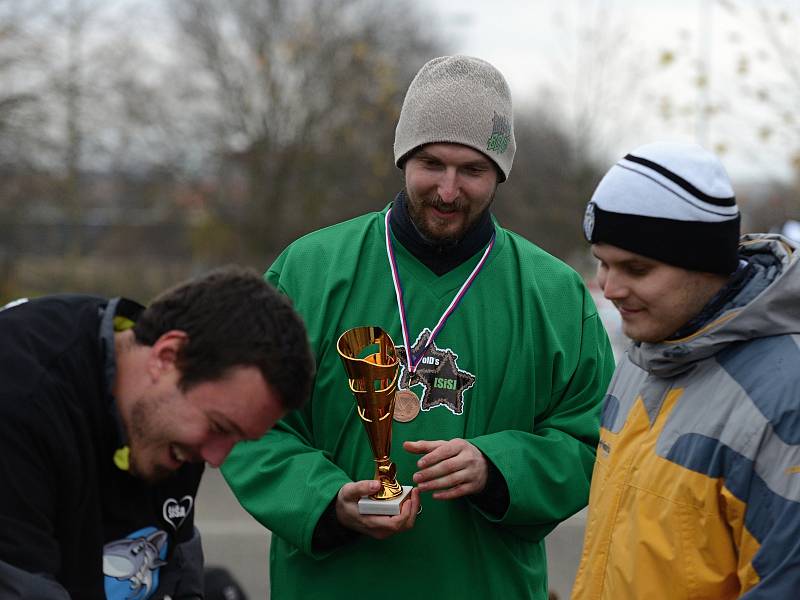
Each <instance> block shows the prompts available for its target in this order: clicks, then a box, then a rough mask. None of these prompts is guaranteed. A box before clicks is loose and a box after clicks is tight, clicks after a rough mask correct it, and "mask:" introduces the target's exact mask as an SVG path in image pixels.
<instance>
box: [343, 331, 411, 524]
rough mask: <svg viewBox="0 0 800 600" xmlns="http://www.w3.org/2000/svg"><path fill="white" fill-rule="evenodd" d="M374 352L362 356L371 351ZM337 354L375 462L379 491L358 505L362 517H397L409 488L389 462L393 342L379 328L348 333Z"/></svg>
mask: <svg viewBox="0 0 800 600" xmlns="http://www.w3.org/2000/svg"><path fill="white" fill-rule="evenodd" d="M371 346H372V347H373V348H372V349H375V348H374V347H376V346H377V352H373V353H372V354H367V355H366V356H362V355H363V354H364V353H365V350H366V351H369V349H370V347H371ZM336 350H337V351H338V352H339V357H340V358H341V359H342V363H343V364H344V370H345V372H346V373H347V378H348V382H349V384H350V391H351V392H353V396H355V399H356V410H357V411H358V416H359V417H361V423H363V425H364V429H365V430H366V432H367V437H368V438H369V445H370V447H371V448H372V455H373V457H374V458H375V479H377V480H378V481H380V482H381V489H380V491H379V492H378V493H376V494H374V495H372V496H364V497H362V498H361V500H359V502H358V512H359V513H361V514H362V515H398V514H400V506H401V505H402V503H403V502H404V501H405V500H406V498H408V494H409V492H410V491H411V486H408V485H406V486H401V485H400V484H399V483H398V482H397V467H396V466H395V464H394V463H393V462H392V461H391V460H390V459H389V451H390V450H391V448H392V415H393V413H394V401H395V391H396V390H397V376H398V373H399V372H400V361H399V360H398V358H397V353H396V352H395V348H394V342H393V341H392V338H391V337H389V334H388V333H386V332H385V331H383V330H382V329H381V328H380V327H354V328H353V329H348V330H347V331H345V332H344V333H343V334H342V335H341V336H339V340H338V341H337V342H336Z"/></svg>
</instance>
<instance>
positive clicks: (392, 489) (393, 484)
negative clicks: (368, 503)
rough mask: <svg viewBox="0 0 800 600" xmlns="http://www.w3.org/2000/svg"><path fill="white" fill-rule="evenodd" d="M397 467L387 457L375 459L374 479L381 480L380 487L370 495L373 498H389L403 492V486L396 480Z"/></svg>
mask: <svg viewBox="0 0 800 600" xmlns="http://www.w3.org/2000/svg"><path fill="white" fill-rule="evenodd" d="M396 474H397V467H396V466H395V464H394V463H393V462H392V461H391V460H389V458H388V457H385V458H376V459H375V479H377V480H378V481H380V482H381V489H380V491H379V492H378V493H377V494H373V495H371V496H370V498H372V499H373V500H389V499H390V498H397V496H399V495H400V494H402V493H403V486H401V485H400V484H399V483H398V482H397V477H396Z"/></svg>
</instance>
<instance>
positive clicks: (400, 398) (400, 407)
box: [394, 390, 419, 423]
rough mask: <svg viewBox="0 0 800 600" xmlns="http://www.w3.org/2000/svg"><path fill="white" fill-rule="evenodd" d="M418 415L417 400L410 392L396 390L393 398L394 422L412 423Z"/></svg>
mask: <svg viewBox="0 0 800 600" xmlns="http://www.w3.org/2000/svg"><path fill="white" fill-rule="evenodd" d="M418 414H419V398H417V395H416V394H415V393H414V392H412V391H411V390H397V393H396V394H395V397H394V420H395V421H397V422H398V423H408V422H409V421H413V420H414V418H415V417H416V416H417V415H418Z"/></svg>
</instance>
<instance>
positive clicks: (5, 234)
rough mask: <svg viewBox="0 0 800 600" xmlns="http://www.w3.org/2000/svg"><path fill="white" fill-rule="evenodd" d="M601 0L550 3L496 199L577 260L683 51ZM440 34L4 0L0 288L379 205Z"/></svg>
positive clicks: (170, 259)
mask: <svg viewBox="0 0 800 600" xmlns="http://www.w3.org/2000/svg"><path fill="white" fill-rule="evenodd" d="M600 13H603V14H600ZM600 13H598V14H595V15H593V19H592V21H591V23H590V24H589V25H585V24H584V26H580V27H573V26H572V25H570V24H569V23H567V22H562V23H561V24H560V25H559V24H558V23H556V24H555V26H556V27H559V26H560V27H563V29H564V31H563V34H562V39H563V40H564V48H562V49H554V50H553V55H552V63H553V70H554V71H555V72H557V73H558V79H559V81H560V84H559V85H560V87H559V86H558V85H557V86H556V87H555V88H550V89H543V90H542V91H541V93H540V94H538V95H537V96H536V97H535V98H533V99H527V100H525V101H522V100H521V99H515V103H516V115H515V125H516V133H517V141H518V152H517V156H516V159H515V163H514V169H513V173H512V176H511V177H510V178H509V181H508V182H507V183H505V184H503V185H502V186H501V188H500V190H499V192H498V197H497V201H496V203H495V207H494V210H495V213H496V214H497V216H498V218H499V220H500V222H501V223H502V224H504V225H506V226H509V227H510V228H511V229H514V230H515V231H517V232H519V233H521V234H522V235H524V236H526V237H527V238H529V239H531V240H533V241H534V242H536V243H537V244H539V245H541V246H542V247H544V248H545V249H546V250H548V251H550V252H552V253H553V254H555V255H557V256H559V257H561V258H563V259H565V260H567V261H568V262H570V263H571V264H573V265H574V266H575V267H576V268H578V269H579V270H582V271H584V272H586V271H588V270H589V268H590V266H589V264H588V258H587V252H586V247H585V244H584V243H583V240H582V237H581V229H580V220H581V215H582V212H583V209H584V206H585V203H586V200H587V198H588V197H589V196H590V194H591V192H592V190H593V188H594V186H595V185H596V183H597V181H598V180H599V178H600V177H601V176H602V174H603V173H604V172H605V170H606V169H607V168H608V166H609V165H610V163H611V162H613V160H614V158H615V157H614V156H609V153H608V148H609V146H610V143H611V142H612V141H614V140H615V139H618V138H619V137H620V136H621V135H623V134H624V133H625V130H626V128H627V130H628V131H630V129H632V128H636V127H637V121H636V117H635V112H636V111H635V110H634V107H635V106H638V107H639V110H641V107H642V106H643V103H642V102H633V99H634V98H635V97H637V94H639V91H638V90H639V89H640V84H641V81H642V79H643V77H644V73H645V72H647V71H652V70H657V69H658V68H661V69H662V70H670V69H675V68H676V67H675V65H676V64H677V63H679V62H680V60H681V54H680V52H679V50H677V49H676V50H669V49H667V50H665V51H664V53H662V55H661V57H660V59H659V63H658V64H657V65H650V66H648V65H644V66H643V65H642V64H641V61H637V58H638V55H637V51H636V48H635V47H634V46H633V42H629V41H626V39H627V38H626V34H625V24H624V23H622V22H617V21H615V19H614V18H613V16H614V15H612V14H605V13H604V12H603V10H600ZM456 50H457V49H456V48H455V46H454V43H453V41H452V40H449V39H448V38H447V37H446V36H444V35H443V34H442V29H441V28H438V27H437V24H436V21H435V19H434V18H432V15H431V14H430V13H426V12H425V11H424V10H423V9H422V8H421V4H420V3H418V2H412V1H411V0H395V1H393V2H385V1H382V0H325V1H324V2H319V1H314V0H227V1H226V2H220V1H217V0H25V2H20V1H19V0H0V302H5V301H7V300H10V299H12V298H15V297H19V296H24V295H39V294H43V293H52V292H58V291H77V292H89V293H101V294H113V295H118V294H123V295H128V296H130V297H133V298H136V299H138V300H140V301H145V302H146V301H148V300H149V299H150V298H151V297H152V296H153V295H154V294H155V293H156V292H158V291H160V290H161V289H163V288H165V287H167V286H168V285H171V284H172V283H174V282H176V281H178V280H181V279H183V278H185V277H189V276H192V275H194V274H196V273H198V272H201V271H203V270H206V269H208V268H211V267H214V266H217V265H221V264H225V263H229V262H238V263H241V264H245V265H249V266H252V267H254V268H256V269H258V270H259V271H261V270H264V269H265V268H266V267H267V266H268V265H269V264H270V263H271V261H272V260H273V259H274V258H275V256H276V255H277V253H278V252H280V250H281V249H283V248H284V247H285V246H286V245H287V244H288V243H289V242H291V241H292V240H294V239H296V238H297V237H298V236H300V235H303V234H305V233H307V232H309V231H312V230H314V229H317V228H319V227H323V226H326V225H329V224H332V223H335V222H337V221H341V220H343V219H347V218H350V217H353V216H356V215H358V214H361V213H363V212H365V211H369V210H377V209H380V208H382V207H383V206H385V205H386V204H387V203H388V202H389V201H390V200H391V199H392V198H393V197H394V195H395V193H396V192H397V191H398V190H399V189H400V187H401V186H402V176H401V172H400V171H399V170H398V169H396V168H395V167H394V165H393V159H392V142H393V139H394V128H395V124H396V121H397V117H398V114H399V110H400V106H401V104H402V99H403V95H404V93H405V90H406V88H407V86H408V84H409V83H410V80H411V78H412V77H413V75H414V73H415V72H416V70H417V69H418V68H419V67H420V66H421V65H422V64H423V63H424V62H425V61H426V60H428V59H429V58H432V57H434V56H439V55H442V54H449V53H453V52H454V51H456ZM670 52H671V53H672V54H668V53H670ZM549 58H550V57H549ZM795 66H796V65H795ZM791 67H792V65H791V64H788V65H787V75H789V76H794V75H796V73H795V72H794V71H792V70H791ZM796 91H797V90H796ZM775 98H776V96H770V99H771V100H772V99H775ZM644 99H645V102H644V106H645V109H644V110H645V112H647V111H648V110H649V111H650V112H657V111H656V108H654V105H655V104H657V103H656V102H651V103H650V107H649V109H648V108H647V103H648V100H647V98H646V97H645V98H644ZM651 100H652V99H651ZM669 101H673V102H675V100H674V99H672V100H670V99H669V98H667V99H666V100H664V99H662V100H659V102H660V104H659V105H660V106H662V108H663V106H666V105H667V104H668V102H669ZM792 106H796V104H795V105H792ZM709 110H710V109H709ZM780 110H782V109H776V113H775V116H776V117H780V118H782V119H784V125H786V122H785V120H786V118H788V117H786V116H785V115H784V116H781V115H783V113H781V112H780ZM794 110H795V109H794V108H792V107H791V106H790V107H789V108H787V109H786V111H788V112H790V113H791V115H794ZM665 118H666V117H665ZM794 125H795V127H796V123H794ZM775 131H776V132H777V131H778V128H776V129H775ZM776 135H777V134H776ZM795 147H796V148H800V144H797V145H796V146H795ZM721 149H722V150H724V148H721ZM798 169H800V164H798ZM795 189H796V188H792V187H791V186H790V189H789V190H788V191H787V190H782V191H781V192H780V193H779V194H777V195H778V196H779V197H780V198H787V197H789V198H792V199H793V202H794V204H789V205H788V206H790V208H789V209H786V208H785V207H784V210H783V216H784V217H786V216H791V214H794V213H796V197H797V196H796V193H795V192H794V191H792V190H795ZM792 194H794V195H792ZM773 204H774V203H773ZM753 206H755V207H756V208H758V207H764V206H766V207H769V206H770V204H769V201H766V202H761V203H760V204H753ZM773 208H774V207H773ZM759 210H761V209H760V208H759ZM762 213H763V211H762ZM759 214H761V213H759ZM777 218H778V215H768V216H766V217H764V218H761V219H760V220H759V218H758V217H757V216H754V217H753V218H752V222H754V223H758V225H759V226H761V227H764V228H766V227H770V226H772V225H773V224H774V222H776V220H777Z"/></svg>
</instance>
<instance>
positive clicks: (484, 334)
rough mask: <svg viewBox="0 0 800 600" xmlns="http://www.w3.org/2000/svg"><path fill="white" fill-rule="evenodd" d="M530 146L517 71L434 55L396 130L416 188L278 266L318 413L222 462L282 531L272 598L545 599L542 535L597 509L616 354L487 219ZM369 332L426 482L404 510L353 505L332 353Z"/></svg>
mask: <svg viewBox="0 0 800 600" xmlns="http://www.w3.org/2000/svg"><path fill="white" fill-rule="evenodd" d="M515 149H516V143H515V140H514V126H513V114H512V108H511V97H510V92H509V89H508V85H507V83H506V81H505V79H504V78H503V76H502V74H501V73H500V72H499V71H497V69H495V68H494V67H493V66H492V65H490V64H488V63H486V62H485V61H482V60H479V59H476V58H471V57H465V56H450V57H441V58H436V59H434V60H431V61H430V62H428V63H427V64H425V65H424V66H423V67H422V69H421V70H420V71H419V73H418V74H417V76H416V77H415V79H414V81H413V82H412V83H411V86H410V87H409V90H408V92H407V95H406V98H405V101H404V103H403V108H402V112H401V114H400V119H399V122H398V125H397V131H396V137H395V145H394V155H395V162H396V164H397V166H398V167H400V168H401V169H403V171H404V174H405V189H404V190H403V191H402V192H400V193H399V194H398V195H397V196H396V198H395V199H394V201H393V202H392V203H390V204H389V205H388V206H387V207H386V208H385V209H384V210H382V211H380V212H375V213H370V214H367V215H364V216H362V217H359V218H356V219H353V220H350V221H347V222H345V223H340V224H338V225H335V226H333V227H328V228H326V229H323V230H320V231H317V232H315V233H312V234H310V235H307V236H305V237H303V238H301V239H299V240H297V241H296V242H294V243H293V244H291V245H290V246H289V247H288V248H287V249H286V250H285V251H284V252H283V253H282V254H281V255H280V257H279V258H278V259H277V260H276V262H275V263H274V264H273V265H272V267H270V269H269V271H268V272H267V275H266V276H267V278H268V279H269V280H270V281H271V282H272V283H274V284H275V285H276V286H277V287H278V288H279V289H280V290H282V291H283V292H284V293H286V294H287V295H289V296H290V297H291V298H292V300H293V301H294V304H295V307H296V308H297V310H298V312H300V314H301V315H302V316H303V318H304V319H305V320H306V325H307V328H308V332H309V337H310V340H311V343H312V347H313V349H314V352H315V355H316V359H317V365H318V370H317V376H316V381H315V386H314V391H313V394H312V398H311V401H310V402H309V404H308V405H307V406H306V408H304V409H303V410H301V411H297V412H295V413H293V414H291V415H289V416H288V417H286V418H285V419H283V420H282V421H281V422H280V423H279V424H278V426H277V427H276V428H275V429H274V430H273V431H272V432H271V433H270V434H269V435H268V436H266V437H264V438H263V439H261V440H259V441H256V442H251V443H247V444H242V445H240V446H238V447H237V448H236V449H235V450H234V452H233V453H232V455H231V456H230V458H229V460H228V461H227V462H226V463H225V465H224V467H223V473H224V474H225V477H226V478H227V480H228V482H229V484H230V485H231V487H232V488H233V490H234V492H235V493H236V495H237V497H238V498H239V500H240V502H241V503H242V504H243V506H244V507H245V508H246V509H247V510H248V511H249V512H250V513H251V514H252V515H253V516H255V517H256V518H257V519H258V520H259V521H261V522H262V523H263V524H264V525H265V526H266V527H267V528H269V529H270V530H271V531H272V533H273V537H272V548H271V552H270V580H271V589H272V597H274V598H326V599H327V598H352V597H364V596H366V595H371V594H376V593H381V592H382V591H383V588H388V589H386V592H385V593H387V594H388V593H392V594H394V593H398V594H403V595H408V596H410V597H415V598H442V597H447V598H457V597H460V598H487V597H490V596H496V597H504V598H546V597H547V571H546V559H545V548H544V537H545V536H546V535H547V534H548V533H549V532H550V531H551V530H552V529H553V528H554V527H555V526H556V525H558V523H559V522H561V521H562V520H564V519H565V518H567V517H569V516H570V515H572V514H573V513H575V512H576V511H578V510H580V509H581V508H582V507H583V506H584V505H585V504H586V501H587V496H588V489H589V479H590V474H591V466H592V463H593V459H594V448H595V446H596V443H597V432H598V427H599V421H598V418H599V403H600V401H601V399H602V397H603V393H604V391H605V389H606V386H607V384H608V381H609V377H610V374H611V372H612V370H613V357H612V353H611V349H610V346H609V344H608V339H607V337H606V334H605V331H604V330H603V327H602V325H601V323H600V320H599V318H598V315H597V311H596V309H595V306H594V304H593V303H592V300H591V298H590V296H589V293H588V291H587V290H586V288H585V286H584V284H583V282H582V280H581V278H580V277H579V276H578V275H577V274H576V273H575V272H574V271H573V270H572V269H570V268H569V267H568V266H566V265H565V264H563V263H562V262H560V261H559V260H557V259H555V258H553V257H552V256H550V255H549V254H547V253H546V252H544V251H542V250H541V249H539V248H537V247H536V246H535V245H533V244H532V243H531V242H529V241H527V240H525V239H523V238H521V237H520V236H518V235H516V234H514V233H512V232H510V231H508V230H506V229H504V228H502V227H500V226H499V225H498V224H496V223H495V222H494V220H493V218H492V216H491V213H490V212H489V207H490V205H491V203H492V200H493V199H494V196H495V192H496V191H497V187H498V184H499V183H501V182H503V181H505V180H506V178H507V177H508V174H509V172H510V171H511V165H512V162H513V158H514V152H515ZM365 325H371V326H378V327H381V328H382V329H383V330H384V331H386V332H388V334H389V335H390V336H391V337H392V339H393V341H394V343H395V344H396V350H397V354H398V356H399V358H400V361H401V364H402V369H401V371H400V377H399V383H398V395H397V403H398V406H397V407H396V411H395V418H396V421H397V422H395V423H394V424H393V434H392V435H393V442H394V445H393V449H392V452H391V457H392V459H393V460H394V462H395V463H396V465H397V474H398V480H399V482H400V483H401V484H406V485H414V486H415V488H414V490H413V491H412V493H411V496H410V499H409V500H408V501H407V502H405V503H404V504H403V506H402V510H401V512H400V514H399V515H396V516H375V515H362V514H360V513H359V511H358V508H357V502H358V500H359V498H360V497H362V496H364V495H367V494H371V493H374V492H375V491H376V490H377V488H378V482H376V481H373V480H371V479H370V478H371V477H372V473H373V461H372V453H371V451H370V448H369V443H368V439H367V436H366V435H365V432H364V430H363V427H362V425H361V422H360V418H359V416H358V413H357V412H356V410H355V408H354V402H353V398H352V395H351V393H350V391H349V389H348V384H347V379H346V376H345V372H344V370H343V368H342V365H341V362H340V359H339V356H338V355H337V350H336V342H337V339H338V338H339V336H340V335H341V334H342V333H343V332H344V331H346V330H348V329H351V328H353V327H358V326H365ZM401 398H402V404H401ZM422 504H424V510H423V511H421V512H420V511H419V508H420V506H421V505H422Z"/></svg>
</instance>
